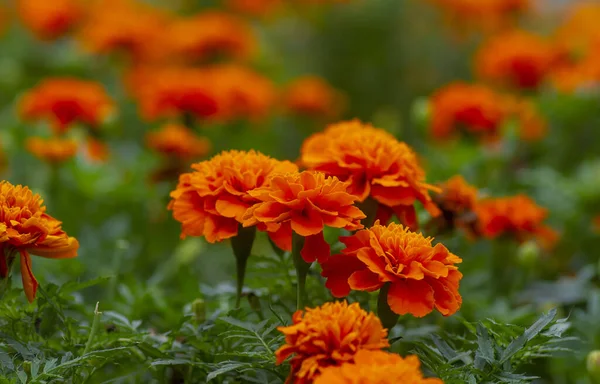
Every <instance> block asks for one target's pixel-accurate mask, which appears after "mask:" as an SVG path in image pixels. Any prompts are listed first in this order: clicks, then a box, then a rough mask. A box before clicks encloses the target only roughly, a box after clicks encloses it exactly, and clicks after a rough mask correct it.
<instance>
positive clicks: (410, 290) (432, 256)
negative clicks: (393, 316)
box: [322, 222, 462, 317]
mask: <svg viewBox="0 0 600 384" xmlns="http://www.w3.org/2000/svg"><path fill="white" fill-rule="evenodd" d="M340 240H341V242H342V243H344V244H345V245H346V248H345V249H343V250H342V253H341V254H339V255H334V256H332V257H331V258H329V260H328V261H327V262H326V263H324V264H323V265H322V266H323V272H322V275H323V276H324V277H326V278H327V283H326V284H325V285H326V286H327V287H328V288H329V289H330V290H331V293H332V294H333V295H334V296H336V297H344V296H347V295H348V294H349V293H350V290H351V289H354V290H359V291H369V292H372V291H376V290H378V289H380V288H382V287H383V286H384V284H386V283H389V284H390V286H389V291H388V295H387V302H388V304H389V306H390V308H391V309H392V311H394V312H395V313H397V314H399V315H404V314H407V313H410V314H412V315H413V316H416V317H423V316H425V315H427V314H428V313H430V312H431V311H433V309H434V308H435V309H437V310H438V311H439V312H440V313H441V314H442V315H444V316H450V315H452V314H454V313H455V312H456V311H458V309H459V308H460V306H461V304H462V298H461V296H460V294H459V293H458V286H459V282H460V279H461V278H462V273H460V272H459V271H458V267H457V266H456V265H455V264H458V263H461V262H462V259H460V258H459V257H458V256H456V255H454V254H452V253H450V251H448V249H447V248H446V247H445V246H444V245H442V244H436V245H435V246H433V245H432V244H431V242H432V240H433V239H432V238H431V237H424V236H423V235H422V234H420V233H415V232H411V231H410V230H409V229H408V228H406V227H404V226H402V225H400V224H395V223H391V224H389V225H388V226H383V225H379V223H378V222H377V223H375V225H374V226H373V227H371V228H369V229H364V230H362V231H359V232H357V233H356V234H354V235H352V236H349V237H342V238H341V239H340Z"/></svg>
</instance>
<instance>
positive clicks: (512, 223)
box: [476, 194, 558, 247]
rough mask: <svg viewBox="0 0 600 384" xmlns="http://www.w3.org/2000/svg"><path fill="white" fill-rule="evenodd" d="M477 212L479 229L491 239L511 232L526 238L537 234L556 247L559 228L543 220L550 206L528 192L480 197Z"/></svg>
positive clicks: (538, 237)
mask: <svg viewBox="0 0 600 384" xmlns="http://www.w3.org/2000/svg"><path fill="white" fill-rule="evenodd" d="M476 213H477V219H478V223H479V231H480V232H481V234H482V235H483V236H484V237H487V238H490V239H495V238H498V237H499V236H501V235H509V236H512V237H514V238H515V239H516V240H518V241H519V242H524V241H526V240H529V239H530V238H532V237H533V238H536V239H538V240H539V241H540V242H541V244H542V245H544V246H545V247H552V246H553V245H554V244H555V242H556V241H557V240H558V234H557V232H556V231H555V230H553V229H552V228H550V227H548V226H547V225H545V224H544V223H543V222H544V220H545V219H546V218H547V216H548V210H547V209H545V208H542V207H540V206H539V205H537V204H536V203H535V201H533V200H532V199H531V198H529V197H528V196H526V195H522V194H519V195H515V196H509V197H501V198H488V199H483V200H480V201H479V202H478V204H477V207H476Z"/></svg>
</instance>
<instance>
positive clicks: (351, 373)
mask: <svg viewBox="0 0 600 384" xmlns="http://www.w3.org/2000/svg"><path fill="white" fill-rule="evenodd" d="M420 368H421V362H420V361H419V358H418V357H417V356H415V355H410V356H407V357H405V358H403V357H402V356H400V355H398V354H395V353H389V352H384V351H373V350H366V349H363V350H360V351H358V352H357V353H356V355H355V356H354V362H352V363H344V364H342V365H341V366H337V367H329V368H325V369H323V371H322V373H321V375H320V376H319V377H317V379H316V380H315V383H314V384H365V383H369V384H398V383H402V384H443V382H442V380H440V379H428V378H424V377H423V373H422V372H421V369H420Z"/></svg>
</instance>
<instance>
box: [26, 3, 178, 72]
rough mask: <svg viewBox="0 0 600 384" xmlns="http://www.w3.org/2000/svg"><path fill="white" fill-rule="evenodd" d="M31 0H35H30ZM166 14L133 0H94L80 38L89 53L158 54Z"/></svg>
mask: <svg viewBox="0 0 600 384" xmlns="http://www.w3.org/2000/svg"><path fill="white" fill-rule="evenodd" d="M34 1H35V0H34ZM169 22H170V17H169V15H168V14H166V13H165V12H164V11H162V10H160V9H156V8H153V7H151V6H149V5H147V4H145V3H143V2H138V1H134V0H97V1H96V2H95V3H94V4H93V7H92V8H91V10H90V17H89V18H88V20H87V22H86V23H85V25H84V26H83V28H82V30H81V33H80V40H81V43H82V45H83V47H84V48H85V49H86V50H88V51H90V52H93V53H99V54H107V53H114V52H124V53H126V54H128V55H130V56H131V57H132V58H133V59H135V60H140V59H155V58H158V57H162V55H163V54H164V50H165V47H164V46H163V44H162V42H163V40H162V38H163V36H164V33H165V28H166V27H167V26H168V23H169Z"/></svg>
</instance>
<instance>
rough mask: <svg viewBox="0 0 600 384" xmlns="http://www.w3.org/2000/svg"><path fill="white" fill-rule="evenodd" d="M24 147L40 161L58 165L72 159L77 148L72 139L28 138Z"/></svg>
mask: <svg viewBox="0 0 600 384" xmlns="http://www.w3.org/2000/svg"><path fill="white" fill-rule="evenodd" d="M25 147H26V148H27V150H28V151H29V152H30V153H31V154H32V155H34V156H35V157H37V158H39V159H40V160H44V161H46V162H48V163H51V164H59V163H62V162H64V161H67V160H69V159H71V158H72V157H74V156H75V155H76V154H77V149H78V147H79V146H78V145H77V142H76V141H75V140H73V139H62V138H58V137H52V138H48V139H44V138H42V137H30V138H28V139H27V141H26V142H25Z"/></svg>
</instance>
